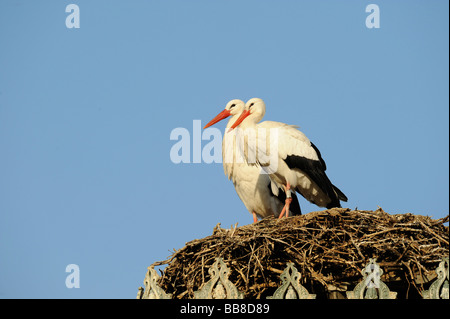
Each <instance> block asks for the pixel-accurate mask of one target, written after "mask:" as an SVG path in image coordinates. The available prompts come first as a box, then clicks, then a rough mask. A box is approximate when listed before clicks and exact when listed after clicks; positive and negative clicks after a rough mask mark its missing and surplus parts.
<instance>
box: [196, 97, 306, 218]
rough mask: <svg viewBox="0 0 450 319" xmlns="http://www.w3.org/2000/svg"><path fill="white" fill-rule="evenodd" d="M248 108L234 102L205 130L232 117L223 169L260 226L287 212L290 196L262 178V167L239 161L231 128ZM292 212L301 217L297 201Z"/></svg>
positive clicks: (224, 145)
mask: <svg viewBox="0 0 450 319" xmlns="http://www.w3.org/2000/svg"><path fill="white" fill-rule="evenodd" d="M244 106H245V104H244V102H243V101H241V100H231V101H230V102H228V104H227V106H226V107H225V109H224V110H223V111H222V112H220V113H219V114H218V115H217V116H216V117H215V118H214V119H212V120H211V121H210V122H209V123H208V124H207V125H206V126H205V128H207V127H209V126H211V125H213V124H215V123H217V122H219V121H221V120H223V119H225V118H227V117H228V116H231V118H230V119H229V121H228V124H227V128H226V130H225V135H224V137H223V141H222V160H223V161H222V162H223V168H224V172H225V175H226V176H227V177H228V179H230V180H231V181H232V182H233V185H234V187H235V189H236V193H237V194H238V196H239V198H240V199H241V201H242V202H243V203H244V205H245V207H246V208H247V210H248V211H249V212H250V213H251V214H252V215H253V220H254V221H255V222H256V221H257V218H265V217H268V216H278V214H279V212H280V211H281V210H282V209H283V206H284V200H285V198H286V195H285V193H284V192H281V193H279V192H278V188H277V187H276V186H273V187H272V186H271V184H272V183H271V180H270V178H269V176H268V175H267V174H264V173H263V174H261V167H258V166H256V165H249V164H247V163H246V162H245V161H244V160H243V159H242V158H240V157H239V155H240V154H239V153H238V148H237V145H236V137H235V134H234V132H229V128H230V127H231V126H232V125H233V124H234V122H235V121H236V120H237V119H238V118H239V116H240V115H241V113H242V112H243V110H244ZM240 159H242V160H240ZM272 189H275V190H276V194H274V193H272ZM290 212H291V214H293V215H296V214H301V212H300V206H299V204H298V200H297V198H295V199H294V205H293V206H292V208H291V210H290Z"/></svg>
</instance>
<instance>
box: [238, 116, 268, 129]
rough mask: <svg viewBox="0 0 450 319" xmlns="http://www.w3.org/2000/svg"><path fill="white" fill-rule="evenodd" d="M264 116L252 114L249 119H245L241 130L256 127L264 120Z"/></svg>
mask: <svg viewBox="0 0 450 319" xmlns="http://www.w3.org/2000/svg"><path fill="white" fill-rule="evenodd" d="M263 116H264V115H262V116H261V114H257V113H254V114H250V115H249V116H248V117H247V118H245V119H244V120H243V121H242V123H241V124H240V125H239V126H240V127H241V128H248V127H253V126H256V125H257V124H258V123H259V122H260V121H261V120H262V118H263Z"/></svg>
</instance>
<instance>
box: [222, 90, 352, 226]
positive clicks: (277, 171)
mask: <svg viewBox="0 0 450 319" xmlns="http://www.w3.org/2000/svg"><path fill="white" fill-rule="evenodd" d="M264 114H265V103H264V101H263V100H261V99H258V98H253V99H250V100H249V101H248V102H247V103H246V105H245V108H244V111H243V112H242V114H241V116H240V117H239V118H238V119H237V120H236V121H235V122H234V124H233V125H232V126H231V128H230V130H232V129H234V128H235V127H238V126H239V132H237V133H236V136H240V137H239V140H240V141H243V142H242V143H238V145H239V147H240V150H241V152H242V153H243V154H244V155H243V156H244V158H245V159H246V161H247V162H248V163H249V164H252V163H254V162H256V163H257V164H258V165H260V166H262V167H264V168H266V169H267V170H268V171H269V172H270V175H269V176H270V179H271V180H272V182H274V183H275V184H276V186H277V187H276V188H282V189H284V190H285V191H286V194H287V197H288V198H289V195H290V189H293V190H295V191H297V192H299V193H300V194H301V195H302V196H303V197H305V198H306V199H307V200H308V201H310V202H312V203H314V204H316V205H317V206H320V207H327V208H331V207H340V202H339V200H343V201H347V197H346V196H345V195H344V194H343V193H342V192H341V191H340V190H339V189H338V188H337V187H336V186H334V185H333V184H332V183H331V182H330V180H329V179H328V177H327V175H326V174H325V170H326V164H325V161H324V160H323V159H322V157H321V154H320V152H319V150H318V149H317V147H316V146H315V145H314V144H313V143H311V141H310V140H309V139H308V138H307V137H306V136H305V134H303V133H302V132H300V131H299V130H298V129H297V128H298V127H297V126H293V125H288V124H285V123H280V122H273V121H265V122H262V123H259V124H258V122H259V121H261V120H262V118H263V117H264ZM241 134H242V135H241ZM267 154H270V156H267ZM264 155H266V156H265V157H264ZM255 158H256V160H255V161H250V160H249V159H255ZM267 158H269V159H270V161H268V160H267ZM276 191H277V190H276V189H275V188H274V189H273V192H274V193H276ZM289 205H290V200H287V201H286V205H285V207H286V208H287V209H289ZM282 216H283V214H280V217H282Z"/></svg>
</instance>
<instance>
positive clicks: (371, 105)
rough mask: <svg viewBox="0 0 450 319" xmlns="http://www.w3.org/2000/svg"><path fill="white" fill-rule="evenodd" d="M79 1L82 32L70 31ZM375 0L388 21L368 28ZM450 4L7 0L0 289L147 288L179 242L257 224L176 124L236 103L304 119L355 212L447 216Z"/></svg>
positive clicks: (0, 50) (120, 294)
mask: <svg viewBox="0 0 450 319" xmlns="http://www.w3.org/2000/svg"><path fill="white" fill-rule="evenodd" d="M70 3H76V4H77V5H79V7H80V14H81V15H80V17H81V28H80V29H67V28H66V25H65V19H66V16H67V15H68V13H66V12H65V8H66V5H68V4H70ZM370 3H376V4H378V5H379V7H380V11H381V12H380V13H381V16H380V17H381V28H380V29H368V28H366V25H365V19H366V16H367V15H368V13H366V12H365V8H366V6H367V5H368V4H370ZM448 9H449V8H448V1H443V0H442V1H439V0H432V1H379V0H376V1H375V0H374V1H334V0H333V1H312V0H311V1H276V2H275V1H261V0H257V1H256V0H255V1H206V0H204V1H82V0H76V1H75V0H74V1H61V0H58V1H56V0H55V1H19V0H17V1H11V0H2V1H1V2H0V298H11V297H18V298H22V297H27V298H53V297H55V298H134V297H135V296H136V293H137V289H138V287H139V286H142V285H143V283H142V281H143V279H144V275H145V272H146V268H147V266H149V265H150V264H151V263H153V262H155V261H158V260H163V259H166V258H167V257H168V256H169V255H170V254H171V251H172V249H178V248H181V247H182V246H183V245H184V244H185V242H188V241H190V240H193V239H196V238H201V237H204V236H208V235H210V234H211V233H212V229H213V227H214V226H215V225H216V224H217V223H219V222H220V223H221V224H222V226H223V227H229V226H230V225H232V224H235V223H236V222H238V223H239V225H245V224H248V223H251V222H252V218H251V215H250V214H249V213H248V212H247V211H246V209H245V207H244V205H243V204H242V203H241V202H240V200H239V198H238V197H237V195H236V193H235V191H234V188H233V185H232V183H231V182H230V181H228V180H227V179H226V177H225V176H224V173H223V169H222V164H215V163H213V164H206V163H200V164H192V163H191V164H178V165H176V164H174V163H172V162H171V160H170V156H169V152H170V149H171V147H172V145H173V144H174V143H175V141H171V140H170V139H169V137H170V133H171V131H172V130H173V129H174V128H177V127H184V128H186V129H188V130H189V131H190V132H191V134H192V132H193V129H192V125H193V120H201V121H202V123H203V124H205V123H206V122H207V121H209V120H210V119H211V118H212V117H213V116H215V115H216V114H217V113H218V112H219V111H221V110H222V109H223V107H224V106H225V104H226V102H227V101H228V100H230V99H233V98H240V99H243V100H248V99H249V98H252V97H260V98H263V99H264V100H265V101H266V105H267V113H266V117H265V119H267V120H274V121H282V122H286V123H290V124H296V125H299V126H300V127H301V130H302V131H303V132H304V133H305V134H306V135H307V136H308V137H309V138H310V139H311V140H312V141H313V142H314V143H315V144H316V145H317V146H318V147H319V149H320V150H321V152H322V155H323V157H324V159H325V161H326V162H327V165H328V171H327V172H328V175H329V177H330V178H331V180H332V181H333V183H335V184H336V185H337V186H338V187H339V188H340V189H342V190H343V191H344V192H345V194H346V195H347V196H348V198H349V202H348V203H344V204H345V205H346V207H350V208H355V207H358V208H359V209H366V210H375V209H377V207H378V206H381V207H382V208H383V209H384V210H385V211H388V212H391V213H408V212H410V213H413V214H423V215H429V216H432V217H433V218H440V217H443V216H445V215H447V214H448V212H449V195H448V192H449V146H448V145H449V94H448V86H449V65H448V59H449V43H448V36H449V34H448V27H449V19H448ZM224 126H225V123H221V124H219V125H217V127H218V128H220V129H221V130H223V128H224ZM191 138H192V135H191ZM206 143H207V141H203V144H202V145H205V144H206ZM191 157H192V155H191ZM301 205H302V208H303V211H304V212H305V213H306V212H310V211H314V210H319V208H317V207H315V206H313V205H310V204H307V203H306V201H305V200H304V199H301ZM68 264H77V265H78V266H79V267H80V288H79V289H75V288H74V289H68V288H66V286H65V279H66V276H67V275H68V274H67V273H66V272H65V268H66V266H67V265H68Z"/></svg>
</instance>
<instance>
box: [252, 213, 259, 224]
mask: <svg viewBox="0 0 450 319" xmlns="http://www.w3.org/2000/svg"><path fill="white" fill-rule="evenodd" d="M252 214H253V222H254V223H256V222H257V221H258V217H256V213H255V212H253V213H252Z"/></svg>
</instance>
